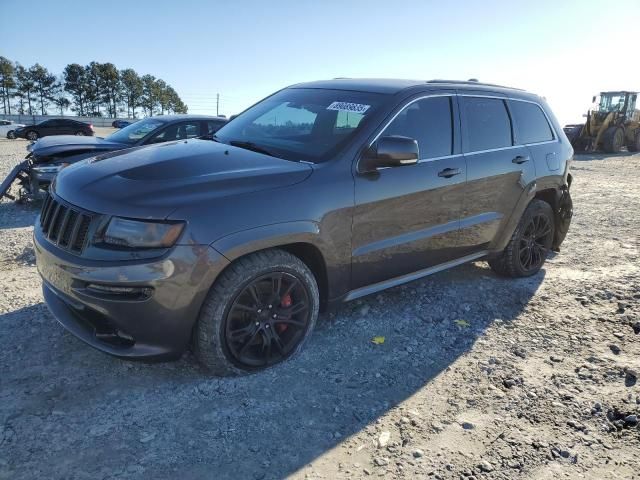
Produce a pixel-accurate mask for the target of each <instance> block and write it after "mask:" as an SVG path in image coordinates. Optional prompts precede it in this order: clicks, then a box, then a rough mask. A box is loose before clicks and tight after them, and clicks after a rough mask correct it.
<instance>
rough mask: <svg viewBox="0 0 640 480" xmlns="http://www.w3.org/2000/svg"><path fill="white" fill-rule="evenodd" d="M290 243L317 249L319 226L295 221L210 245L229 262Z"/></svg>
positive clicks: (270, 226)
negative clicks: (311, 246) (304, 244)
mask: <svg viewBox="0 0 640 480" xmlns="http://www.w3.org/2000/svg"><path fill="white" fill-rule="evenodd" d="M290 243H310V244H312V245H314V246H316V247H318V248H319V249H320V250H321V251H322V250H323V248H321V247H320V245H318V244H319V243H322V241H321V240H320V226H319V225H318V224H317V223H316V222H312V221H296V222H284V223H275V224H272V225H263V226H261V227H256V228H250V229H248V230H243V231H241V232H236V233H232V234H230V235H227V236H225V237H222V238H220V239H218V240H216V241H215V242H213V243H212V244H211V247H213V248H214V249H215V250H216V251H218V252H220V253H221V254H222V255H224V256H225V257H226V258H227V259H229V260H230V261H233V260H236V259H237V258H240V257H242V256H244V255H247V254H249V253H252V252H257V251H258V250H264V249H266V248H273V247H278V246H281V245H287V244H290Z"/></svg>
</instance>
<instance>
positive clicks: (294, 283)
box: [225, 272, 312, 368]
mask: <svg viewBox="0 0 640 480" xmlns="http://www.w3.org/2000/svg"><path fill="white" fill-rule="evenodd" d="M311 313H312V309H311V302H310V300H309V292H308V291H307V289H306V288H305V286H304V285H303V283H302V282H301V281H300V280H299V279H298V278H297V277H296V276H294V275H292V274H290V273H285V272H270V273H268V274H265V275H261V276H260V277H258V278H256V279H254V280H251V281H250V283H249V284H248V285H246V286H245V287H244V288H243V289H242V290H241V292H240V293H239V294H238V295H237V296H236V298H235V299H234V300H233V303H232V304H231V306H230V308H229V310H228V313H227V317H226V324H225V343H226V347H227V348H228V349H229V353H230V354H231V357H232V358H233V360H234V361H235V362H237V363H238V364H239V365H240V366H243V367H249V368H263V367H267V366H270V365H273V364H275V363H278V362H281V361H282V360H284V359H286V358H287V357H288V356H289V355H291V354H292V353H293V352H294V351H295V350H296V347H297V346H298V344H299V343H300V342H301V341H302V339H303V338H305V335H306V332H307V330H308V329H309V326H310V320H311Z"/></svg>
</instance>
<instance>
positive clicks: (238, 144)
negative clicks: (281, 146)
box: [229, 140, 280, 158]
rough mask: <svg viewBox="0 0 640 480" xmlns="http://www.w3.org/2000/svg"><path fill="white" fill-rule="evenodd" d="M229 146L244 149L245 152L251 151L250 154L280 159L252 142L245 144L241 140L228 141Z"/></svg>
mask: <svg viewBox="0 0 640 480" xmlns="http://www.w3.org/2000/svg"><path fill="white" fill-rule="evenodd" d="M229 145H233V146H234V147H240V148H245V149H247V150H251V151H252V152H257V153H264V154H265V155H269V156H270V157H276V158H280V157H278V156H277V155H274V154H273V152H270V151H269V150H267V149H266V148H263V147H261V146H260V145H256V144H255V143H253V142H245V141H243V140H230V141H229Z"/></svg>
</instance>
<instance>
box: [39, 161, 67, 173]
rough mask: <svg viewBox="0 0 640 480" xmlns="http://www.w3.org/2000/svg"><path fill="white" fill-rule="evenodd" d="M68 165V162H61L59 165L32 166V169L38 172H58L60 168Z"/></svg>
mask: <svg viewBox="0 0 640 480" xmlns="http://www.w3.org/2000/svg"><path fill="white" fill-rule="evenodd" d="M68 165H69V164H68V163H60V164H58V165H47V166H41V167H31V170H33V171H34V172H36V173H58V172H59V171H60V170H62V169H63V168H64V167H66V166H68Z"/></svg>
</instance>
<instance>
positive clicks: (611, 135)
mask: <svg viewBox="0 0 640 480" xmlns="http://www.w3.org/2000/svg"><path fill="white" fill-rule="evenodd" d="M623 146H624V130H623V129H622V128H620V127H609V128H608V129H607V131H606V132H604V138H603V140H602V148H603V149H604V151H605V152H607V153H619V152H620V150H622V147H623Z"/></svg>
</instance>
